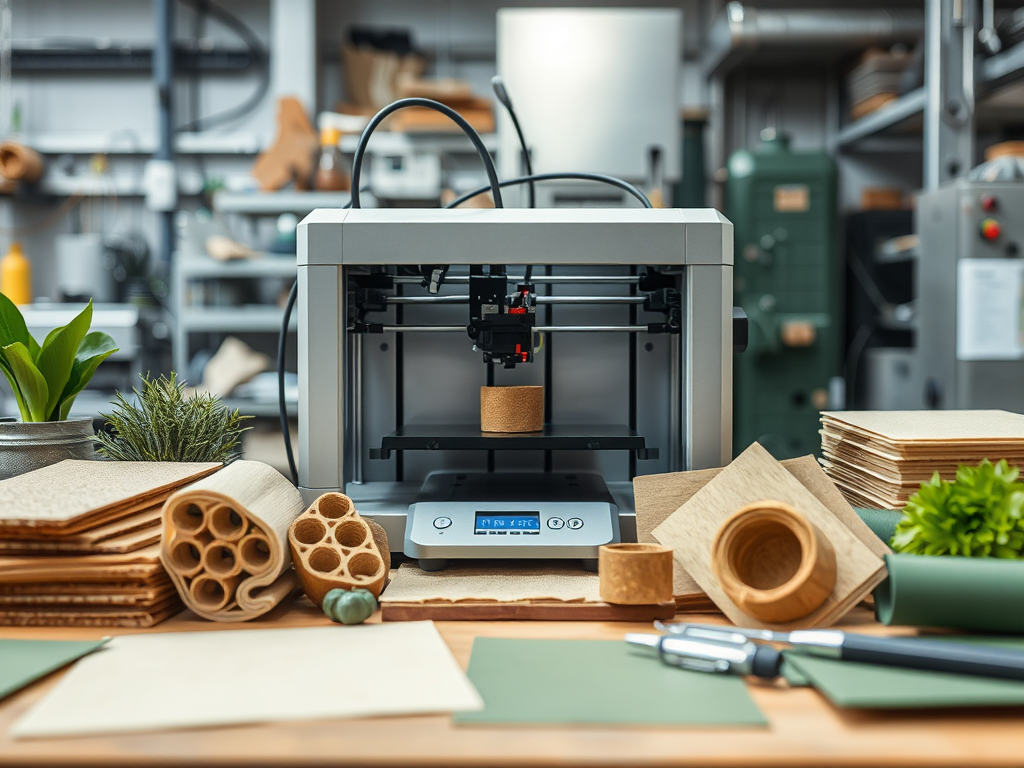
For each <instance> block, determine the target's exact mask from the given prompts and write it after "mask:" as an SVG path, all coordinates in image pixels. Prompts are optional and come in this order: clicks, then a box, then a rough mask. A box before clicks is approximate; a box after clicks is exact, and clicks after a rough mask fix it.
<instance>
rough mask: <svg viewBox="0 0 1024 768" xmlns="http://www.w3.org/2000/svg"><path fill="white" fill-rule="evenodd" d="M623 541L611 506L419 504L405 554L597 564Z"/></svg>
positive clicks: (408, 531)
mask: <svg viewBox="0 0 1024 768" xmlns="http://www.w3.org/2000/svg"><path fill="white" fill-rule="evenodd" d="M618 540H619V525H618V508H617V507H616V506H615V505H614V504H609V503H607V502H597V501H588V502H541V503H532V504H531V503H530V502H508V501H505V502H497V501H496V502H454V503H453V502H417V503H415V504H412V505H411V506H410V507H409V520H408V522H407V524H406V542H405V547H406V548H405V553H406V554H407V555H410V556H412V557H421V558H447V559H453V558H456V559H474V558H524V559H528V558H538V559H549V558H583V559H592V558H596V557H597V548H598V547H600V546H601V545H602V544H611V543H614V542H617V541H618Z"/></svg>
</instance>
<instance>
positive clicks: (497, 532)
mask: <svg viewBox="0 0 1024 768" xmlns="http://www.w3.org/2000/svg"><path fill="white" fill-rule="evenodd" d="M491 533H496V534H498V535H499V536H504V535H505V534H506V533H508V531H491Z"/></svg>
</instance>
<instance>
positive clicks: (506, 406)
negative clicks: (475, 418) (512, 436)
mask: <svg viewBox="0 0 1024 768" xmlns="http://www.w3.org/2000/svg"><path fill="white" fill-rule="evenodd" d="M542 429H544V387H480V431H482V432H506V433H508V432H540V431H541V430H542Z"/></svg>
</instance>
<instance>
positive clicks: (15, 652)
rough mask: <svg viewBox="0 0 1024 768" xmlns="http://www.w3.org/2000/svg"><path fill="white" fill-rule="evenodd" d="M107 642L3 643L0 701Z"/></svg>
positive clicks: (1, 643) (4, 641) (1, 647)
mask: <svg viewBox="0 0 1024 768" xmlns="http://www.w3.org/2000/svg"><path fill="white" fill-rule="evenodd" d="M106 642H107V641H106V640H100V641H98V642H97V641H81V642H80V641H65V640H0V699H3V698H5V697H6V696H10V695H11V694H12V693H14V692H15V691H18V690H21V689H22V688H24V687H25V686H26V685H28V684H29V683H34V682H35V681H36V680H38V679H39V678H41V677H43V676H44V675H48V674H50V673H51V672H53V671H55V670H58V669H60V668H61V667H63V666H65V665H66V664H70V663H71V662H72V661H75V660H76V659H80V658H81V657H82V656H85V655H86V654H87V653H92V652H93V651H95V650H96V649H97V648H99V647H100V646H102V645H104V644H105V643H106Z"/></svg>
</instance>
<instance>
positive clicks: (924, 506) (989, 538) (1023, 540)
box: [890, 459, 1024, 558]
mask: <svg viewBox="0 0 1024 768" xmlns="http://www.w3.org/2000/svg"><path fill="white" fill-rule="evenodd" d="M1019 474H1020V470H1018V469H1017V468H1015V467H1014V468H1011V467H1010V466H1009V465H1007V463H1006V461H1005V459H1004V460H1002V461H1000V462H999V463H998V464H992V462H990V461H989V460H988V459H985V460H984V461H982V462H981V464H979V465H978V466H977V467H969V466H962V467H960V468H959V469H958V470H957V472H956V480H954V481H952V482H949V481H946V480H940V479H939V473H938V472H936V473H935V474H934V475H933V476H932V479H931V481H930V482H927V483H922V484H921V490H919V491H918V492H917V493H915V494H914V495H913V496H911V497H910V501H908V502H907V506H906V508H905V509H904V510H903V518H902V519H901V520H900V521H899V523H898V524H897V525H896V533H895V534H894V535H893V537H892V542H890V545H891V546H892V548H893V549H894V550H896V551H897V552H906V553H909V554H917V555H961V556H964V557H1005V558H1021V557H1024V482H1020V481H1019V480H1018V476H1019Z"/></svg>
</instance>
